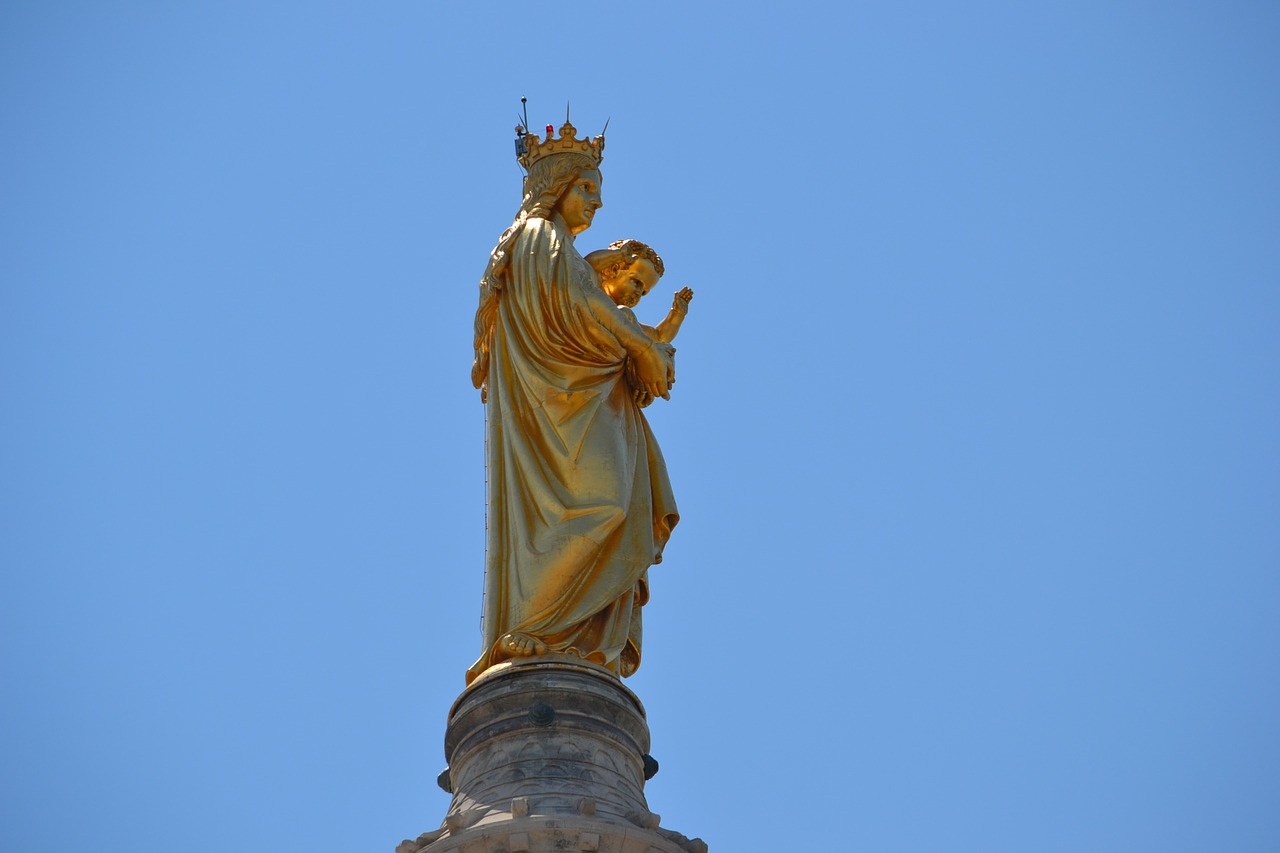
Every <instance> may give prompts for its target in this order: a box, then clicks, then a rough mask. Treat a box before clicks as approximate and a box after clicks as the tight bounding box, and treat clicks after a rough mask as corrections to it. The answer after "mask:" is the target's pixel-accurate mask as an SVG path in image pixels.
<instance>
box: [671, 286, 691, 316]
mask: <svg viewBox="0 0 1280 853" xmlns="http://www.w3.org/2000/svg"><path fill="white" fill-rule="evenodd" d="M692 298H693V289H692V288H688V287H686V288H683V289H681V290H680V291H678V292H677V293H676V296H675V299H673V300H671V310H672V311H675V312H676V313H677V314H688V313H689V300H690V299H692Z"/></svg>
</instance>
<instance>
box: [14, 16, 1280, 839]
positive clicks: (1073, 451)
mask: <svg viewBox="0 0 1280 853" xmlns="http://www.w3.org/2000/svg"><path fill="white" fill-rule="evenodd" d="M1277 44H1280V7H1277V6H1275V5H1274V4H1269V3H1259V2H1255V3H1245V2H1221V3H1191V2H1181V3H1140V2H1071V3H1066V2H1044V3H1001V2H974V3H964V4H958V3H955V4H953V3H924V2H893V3H888V2H884V3H879V2H877V3H852V4H837V3H830V4H826V3H815V2H805V1H804V0H800V2H791V3H785V4H767V5H766V4H759V5H756V4H716V3H706V4H698V3H667V2H653V3H646V4H643V6H641V5H639V4H630V5H624V4H613V3H598V4H592V5H563V4H562V5H559V6H556V5H548V4H543V5H537V4H534V5H530V4H496V3H486V4H481V3H475V4H458V3H451V4H445V3H437V2H425V0H416V1H415V2H379V3H336V2H323V1H321V2H308V3H301V2H253V3H249V2H235V0H232V2H222V3H184V2H178V3H172V2H171V3H159V2H120V3H112V4H101V3H87V2H64V3H33V2H26V3H22V2H13V3H7V4H5V6H4V8H3V10H2V11H0V115H2V116H3V121H0V162H2V163H3V164H4V165H3V168H2V169H0V407H2V410H0V566H2V567H3V574H2V578H3V580H2V581H0V584H2V585H0V666H2V669H0V679H2V683H3V685H4V690H3V699H2V700H0V732H2V733H0V768H2V769H0V785H2V787H0V842H2V843H0V846H3V847H4V848H5V849H6V850H15V851H18V850H20V851H30V853H44V851H62V850H67V849H92V850H94V851H96V853H115V851H139V850H161V849H182V850H184V851H189V853H205V851H208V853H215V851H216V853H224V851H229V850H234V851H269V850H270V851H279V850H307V851H309V852H310V853H328V851H334V853H338V851H343V853H345V851H354V850H361V851H382V853H391V851H392V849H393V848H394V845H395V844H396V843H397V842H398V841H399V840H400V839H401V838H405V837H412V836H415V835H417V834H418V833H419V832H422V831H424V830H426V829H429V828H433V827H435V826H437V825H438V824H439V821H440V819H441V818H442V817H443V814H444V810H445V808H446V806H447V802H448V798H447V796H446V795H445V794H444V793H443V792H441V791H440V790H438V789H437V787H436V784H435V777H436V774H437V773H438V772H439V771H440V769H441V768H442V767H443V766H444V758H443V755H442V747H441V743H442V738H443V732H444V724H445V715H446V713H447V711H448V708H449V705H450V703H451V702H452V701H453V699H454V698H455V696H456V695H457V693H458V692H459V691H460V690H461V688H462V686H463V673H464V670H465V669H466V667H467V666H468V665H469V664H470V663H471V661H472V660H473V659H474V658H475V657H476V655H477V654H478V653H479V642H480V639H479V613H480V592H481V584H482V578H481V575H482V557H483V555H482V551H483V541H484V540H483V524H484V487H483V474H484V472H483V456H482V453H483V441H482V430H483V409H482V407H481V405H480V402H479V399H478V395H477V394H476V392H475V391H474V390H473V389H472V388H471V387H470V384H469V381H468V371H469V365H470V359H471V340H470V336H471V321H472V312H473V311H474V306H475V301H476V283H477V281H478V278H479V276H480V273H481V272H482V270H483V268H484V264H485V258H486V255H487V253H488V251H489V249H490V248H491V247H492V245H493V243H494V242H495V240H496V238H497V236H498V234H499V233H500V232H501V231H502V229H503V228H504V227H505V226H506V225H508V224H509V223H510V221H511V218H512V216H513V214H514V212H515V209H516V207H517V205H518V203H519V191H520V172H519V170H518V168H517V167H516V165H515V163H514V162H513V160H512V147H511V137H512V127H513V126H514V124H515V119H516V115H517V110H518V105H519V99H520V96H522V95H525V96H528V98H529V104H530V106H529V117H530V119H531V121H532V122H533V123H534V125H535V126H541V125H544V124H546V123H554V124H555V125H557V126H558V125H559V124H560V122H561V121H562V120H563V112H564V104H565V101H566V100H568V99H571V100H572V102H573V117H574V121H575V123H576V124H577V125H578V127H579V128H580V129H581V131H582V132H583V133H591V134H594V133H596V132H598V130H599V129H600V127H601V126H602V125H603V124H604V122H605V120H606V118H609V117H612V123H611V124H610V127H609V147H608V151H607V152H606V158H605V163H604V175H605V184H604V199H605V206H604V208H603V210H602V211H601V212H600V214H599V215H598V216H597V218H596V222H595V225H594V226H593V228H592V229H591V230H590V231H588V232H586V233H585V234H584V235H583V236H582V237H581V238H580V240H579V243H580V245H581V246H582V247H583V248H585V249H590V248H597V247H599V246H602V245H604V244H606V243H608V242H609V241H612V240H615V239H618V238H622V237H638V238H640V239H643V240H645V241H647V242H650V243H651V244H652V245H653V246H654V247H655V248H657V249H658V251H659V252H660V253H661V254H662V255H663V257H664V258H665V260H666V262H667V270H668V272H667V277H666V279H665V280H664V281H663V282H662V283H661V284H660V285H659V287H658V289H657V293H656V294H655V295H654V296H652V297H650V299H649V300H648V301H647V302H646V303H645V304H642V305H641V307H640V310H639V313H640V315H641V317H642V318H646V319H648V320H649V321H654V320H657V319H658V318H660V317H661V316H662V314H663V312H664V311H665V309H666V308H667V307H668V305H669V293H670V292H671V291H673V290H676V289H678V288H679V287H681V286H684V285H689V286H692V287H694V288H695V290H696V292H697V295H696V298H695V299H694V302H693V306H692V311H691V314H690V317H689V320H688V322H687V323H686V324H685V328H684V330H683V331H682V333H681V338H680V340H679V341H678V345H679V349H680V354H679V360H678V363H679V383H678V384H677V386H676V389H675V393H674V395H673V398H672V400H671V402H670V403H663V402H661V401H660V402H659V403H657V404H655V405H654V406H653V407H652V408H650V409H649V412H650V413H651V421H652V423H653V427H654V429H655V431H656V433H657V435H658V437H659V440H660V442H661V444H662V447H663V450H664V452H665V454H666V457H667V461H668V465H669V467H670V470H671V473H672V478H673V481H674V484H675V487H676V490H677V497H678V499H679V501H680V505H681V510H682V515H683V520H682V522H681V525H680V527H679V528H678V529H677V531H676V534H675V536H674V538H673V540H672V542H671V545H670V546H669V548H668V550H667V559H666V561H665V563H664V564H663V565H662V566H661V567H659V568H658V569H657V570H655V571H654V572H653V573H652V583H653V600H652V603H651V605H650V607H649V608H647V610H646V617H645V620H646V631H645V639H646V648H645V663H644V666H643V668H642V669H641V671H640V673H639V674H637V676H636V677H635V678H633V679H631V680H630V681H629V682H628V683H629V685H630V686H631V687H632V688H633V689H634V690H635V691H636V692H637V693H638V694H639V695H640V696H641V698H642V699H643V700H644V701H645V703H646V705H647V708H648V711H649V718H650V723H651V726H652V730H653V752H654V755H655V756H656V757H657V758H658V760H659V761H660V762H661V764H662V771H661V773H659V775H658V776H657V777H656V778H655V779H654V780H653V781H652V782H650V783H649V786H648V792H647V793H648V797H649V802H650V805H651V806H652V808H653V810H654V811H656V812H658V813H660V814H661V815H663V822H664V825H666V826H668V827H670V828H673V829H676V830H679V831H681V832H684V833H686V834H688V835H691V836H692V835H700V836H702V837H703V838H705V839H706V840H707V841H708V842H709V843H710V844H711V847H712V850H713V851H719V853H739V852H742V851H746V852H747V853H749V852H750V851H765V853H769V851H777V850H818V849H821V850H851V851H852V850H858V851H957V853H962V852H965V851H973V853H979V851H981V853H988V851H1010V852H1011V853H1013V851H1017V852H1018V853H1021V851H1063V852H1064V853H1067V852H1068V851H1160V853H1168V851H1275V850H1277V849H1280V725H1277V721H1278V720H1280V678H1278V677H1277V675H1278V668H1277V660H1278V657H1280V655H1278V654H1277V652H1278V651H1280V335H1278V334H1277V329H1278V327H1280V156H1277V155H1278V152H1280V99H1278V98H1277V91H1278V84H1280V51H1278V50H1277V49H1276V45H1277Z"/></svg>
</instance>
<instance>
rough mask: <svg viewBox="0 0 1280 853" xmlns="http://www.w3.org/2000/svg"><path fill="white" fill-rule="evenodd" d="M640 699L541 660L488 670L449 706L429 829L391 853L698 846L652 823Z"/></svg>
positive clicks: (596, 675)
mask: <svg viewBox="0 0 1280 853" xmlns="http://www.w3.org/2000/svg"><path fill="white" fill-rule="evenodd" d="M648 753H649V727H648V725H647V723H646V722H645V714H644V706H643V705H641V704H640V700H639V699H638V698H636V695H635V694H634V693H632V692H631V691H630V690H628V689H627V688H626V687H624V686H623V684H622V682H621V681H620V680H619V679H618V677H617V676H616V675H614V674H613V673H611V672H609V671H608V670H606V669H604V668H603V667H598V666H595V665H594V664H591V663H587V662H585V661H583V660H580V659H578V658H573V657H566V656H561V655H540V656H537V657H533V658H527V659H523V660H520V661H512V662H508V663H504V664H500V665H498V666H495V667H491V668H490V669H488V670H486V671H485V672H484V673H483V674H482V675H481V676H480V677H479V678H477V679H476V680H475V681H474V682H472V684H471V685H470V686H469V687H468V688H467V689H466V690H464V691H463V692H462V695H461V696H459V697H458V699H457V701H456V702H454V703H453V708H452V709H451V710H450V712H449V724H448V727H447V729H446V731H445V756H446V757H447V758H448V761H449V767H448V769H447V770H445V772H444V773H442V774H440V784H441V786H442V787H444V788H445V790H447V791H449V792H450V793H452V794H453V802H451V803H450V805H449V811H448V813H447V814H446V815H445V819H444V823H443V824H442V825H441V826H440V828H439V829H437V830H433V831H431V832H426V833H423V834H422V835H420V836H419V837H418V838H417V839H416V840H412V841H404V842H402V843H401V844H400V845H399V846H398V847H397V848H396V853H543V851H546V853H552V851H556V853H562V852H563V851H566V850H571V851H592V853H706V850H707V845H706V844H704V843H703V842H702V840H701V839H696V838H695V839H689V838H686V837H685V836H683V835H681V834H680V833H678V832H672V831H671V830H668V829H664V828H662V827H661V826H660V825H659V824H660V819H659V817H658V815H656V814H653V813H652V812H650V811H649V806H648V804H647V803H646V802H645V798H644V783H645V780H646V779H647V778H650V777H652V776H653V774H654V773H656V772H657V762H655V761H654V760H653V758H652V757H650V756H649V754H648Z"/></svg>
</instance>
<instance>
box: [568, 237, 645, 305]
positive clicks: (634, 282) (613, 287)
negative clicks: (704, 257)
mask: <svg viewBox="0 0 1280 853" xmlns="http://www.w3.org/2000/svg"><path fill="white" fill-rule="evenodd" d="M586 260H587V263H589V264H591V266H592V267H594V268H595V271H596V272H597V273H599V274H600V287H601V288H603V289H604V292H605V293H607V294H609V298H610V299H612V300H613V302H614V304H615V305H625V306H626V307H628V308H634V307H635V306H636V304H637V303H639V302H640V299H641V297H643V296H644V295H645V294H646V293H648V292H649V291H650V290H653V286H654V285H655V284H657V283H658V279H659V278H661V277H662V273H663V267H662V258H660V257H658V253H657V252H655V251H654V250H653V249H651V248H649V247H648V246H646V245H645V244H644V243H641V242H640V241H639V240H619V241H618V242H616V243H611V244H610V245H609V248H607V249H600V250H598V251H595V252H592V253H591V254H589V255H587V258H586Z"/></svg>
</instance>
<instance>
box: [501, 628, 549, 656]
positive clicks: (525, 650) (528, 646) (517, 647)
mask: <svg viewBox="0 0 1280 853" xmlns="http://www.w3.org/2000/svg"><path fill="white" fill-rule="evenodd" d="M502 648H504V649H506V650H507V653H508V654H511V655H515V656H517V657H529V656H530V655H541V654H546V652H547V644H546V643H544V642H542V641H541V640H539V639H538V638H537V637H530V636H529V635H528V634H521V633H519V632H517V631H512V632H511V633H510V634H507V635H506V636H505V637H503V638H502Z"/></svg>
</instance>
